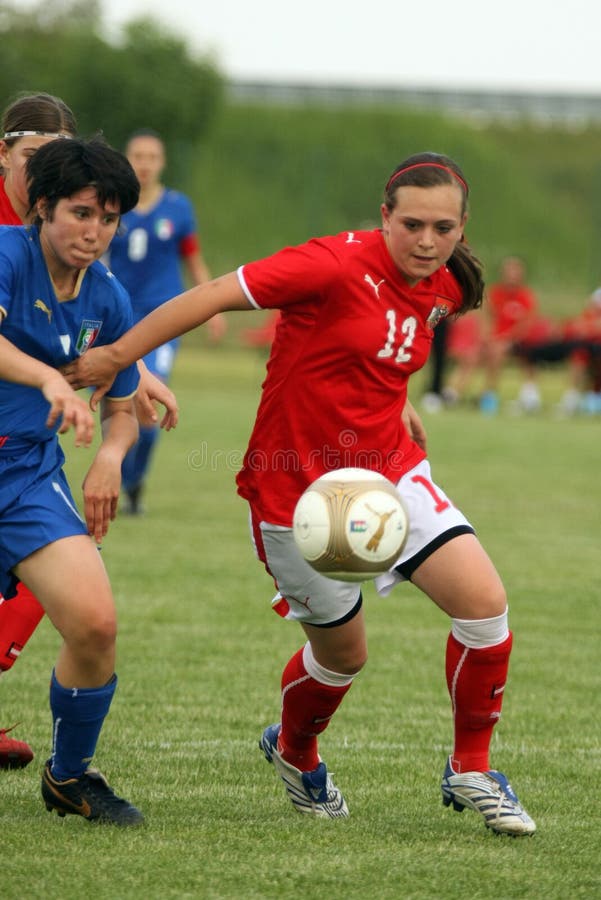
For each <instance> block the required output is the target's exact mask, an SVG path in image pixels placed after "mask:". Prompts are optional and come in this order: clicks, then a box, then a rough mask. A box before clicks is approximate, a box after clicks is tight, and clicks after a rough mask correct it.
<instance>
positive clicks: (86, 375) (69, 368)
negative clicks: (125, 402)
mask: <svg viewBox="0 0 601 900" xmlns="http://www.w3.org/2000/svg"><path fill="white" fill-rule="evenodd" d="M118 371H119V367H118V366H117V365H115V363H114V362H113V360H112V358H111V354H110V350H109V348H108V346H107V347H94V348H93V349H91V350H87V351H86V352H85V353H84V354H83V356H80V357H78V359H74V360H72V362H70V363H67V365H66V366H63V367H62V368H61V372H62V373H63V375H64V376H65V378H66V379H67V381H68V382H69V384H70V385H71V387H72V388H74V389H75V390H76V391H77V390H79V389H80V388H84V387H94V389H95V390H94V392H93V394H92V396H91V398H90V407H91V408H92V409H93V410H95V409H97V407H98V403H99V402H100V400H101V398H102V397H104V395H105V394H106V392H107V391H108V389H109V388H110V386H111V385H112V383H113V381H114V380H115V376H116V374H117V372H118Z"/></svg>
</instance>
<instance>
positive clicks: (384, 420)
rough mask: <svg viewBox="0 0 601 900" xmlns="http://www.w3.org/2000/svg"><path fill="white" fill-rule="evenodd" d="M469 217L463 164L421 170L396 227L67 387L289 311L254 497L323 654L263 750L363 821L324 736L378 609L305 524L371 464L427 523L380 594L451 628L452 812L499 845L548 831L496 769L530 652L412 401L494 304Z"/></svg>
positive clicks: (233, 290) (266, 395)
mask: <svg viewBox="0 0 601 900" xmlns="http://www.w3.org/2000/svg"><path fill="white" fill-rule="evenodd" d="M467 203H468V187H467V183H466V181H465V178H464V176H463V174H462V173H461V171H460V169H459V168H458V167H457V165H456V163H454V162H453V161H452V160H451V159H448V158H447V157H445V156H441V155H438V154H433V153H423V154H418V155H415V156H413V157H411V158H409V159H407V160H405V161H404V162H403V163H401V165H400V166H398V167H397V168H396V169H395V170H394V172H393V173H392V175H391V176H390V178H389V179H388V181H387V183H386V186H385V191H384V202H383V203H382V204H381V208H380V212H381V222H382V227H381V228H375V229H371V230H369V231H368V230H354V229H353V230H352V231H347V232H343V233H342V234H338V235H336V236H329V237H323V238H318V239H314V240H312V241H309V242H308V243H306V244H303V245H301V246H298V247H288V248H285V249H283V250H281V251H280V252H279V253H276V254H274V255H273V256H271V257H268V258H266V259H263V260H257V261H255V262H251V263H249V264H247V265H244V266H241V267H240V269H239V270H238V271H237V272H231V273H230V274H228V275H225V276H223V277H222V278H218V279H215V280H214V281H212V282H210V283H209V284H207V285H201V286H200V287H197V288H193V289H192V290H189V291H187V292H186V293H184V294H183V295H181V296H180V297H177V298H175V299H174V300H172V301H171V302H170V303H167V304H164V305H163V306H161V307H159V308H158V309H157V310H155V311H154V312H153V313H151V314H150V315H149V316H148V317H146V318H145V319H143V320H142V321H141V322H139V323H138V325H137V326H135V328H134V329H133V330H132V331H131V332H129V333H128V334H126V335H124V337H122V338H121V339H119V340H118V341H117V342H116V343H115V344H113V345H112V346H109V347H102V348H99V349H96V350H95V349H92V350H91V351H89V352H88V353H86V354H85V355H84V356H83V357H81V358H80V359H79V360H78V361H77V363H76V364H74V365H73V366H69V367H68V369H67V372H68V377H69V378H70V379H72V380H73V383H75V384H80V383H90V384H95V385H99V386H100V389H99V390H98V391H97V392H96V393H95V396H94V398H93V403H95V402H96V400H97V399H98V397H99V396H100V394H101V391H102V390H104V389H105V388H106V385H107V384H110V383H111V379H112V378H113V377H114V374H115V372H116V371H118V370H119V369H121V368H122V367H123V366H124V365H126V364H127V363H128V362H131V361H132V360H135V359H136V358H137V356H138V355H140V354H142V353H147V352H148V351H149V350H150V349H151V348H152V347H155V346H158V345H160V344H163V343H165V341H167V340H171V339H173V338H174V337H175V336H176V335H178V334H183V333H185V332H186V331H188V330H189V329H191V328H193V327H195V326H196V325H199V324H201V323H203V322H205V321H208V320H209V319H210V318H211V316H213V315H215V314H216V313H220V312H222V311H224V310H230V309H236V310H243V309H251V308H258V309H276V308H279V309H280V310H281V320H280V323H279V325H278V327H277V330H276V334H275V339H274V342H273V347H272V352H271V356H270V359H269V362H268V365H267V377H266V379H265V382H264V384H263V392H262V398H261V403H260V406H259V410H258V413H257V418H256V421H255V426H254V429H253V433H252V435H251V438H250V443H249V447H248V450H247V453H246V456H245V459H244V463H243V468H242V470H241V472H240V473H239V474H238V491H239V493H240V494H241V495H242V496H243V497H244V498H245V499H246V500H248V502H249V505H250V510H251V520H252V527H253V537H254V542H255V547H256V549H257V552H258V555H259V557H260V559H261V560H262V561H263V563H264V564H265V566H266V568H267V570H268V572H269V573H270V574H271V575H272V576H273V578H274V580H275V582H276V586H277V594H276V597H275V598H274V601H273V607H274V610H275V611H276V612H277V613H278V614H279V615H280V616H282V617H283V618H286V619H289V620H293V621H296V622H299V623H300V624H301V626H302V628H303V630H304V633H305V637H306V643H305V644H304V646H303V647H301V648H300V649H299V650H298V651H297V652H296V653H295V654H294V655H293V656H292V658H291V659H290V660H289V662H288V664H287V665H286V667H285V669H284V672H283V675H282V679H281V701H282V708H281V721H280V722H278V723H277V724H274V725H270V726H268V727H267V728H266V729H265V730H264V732H263V735H262V737H261V740H260V747H261V749H262V751H263V753H264V755H265V757H266V759H267V760H268V761H269V762H270V763H272V764H273V765H274V767H275V769H276V771H277V773H278V775H279V776H280V777H281V779H282V781H283V783H284V785H285V788H286V790H287V792H288V796H289V798H290V800H291V801H292V803H293V805H294V807H295V808H296V809H297V810H298V811H299V812H302V813H308V814H311V815H315V816H321V817H331V818H337V817H344V816H347V815H348V807H347V804H346V802H345V799H344V797H343V795H342V793H341V791H340V790H339V789H338V788H337V787H336V785H335V784H334V782H333V780H332V777H331V775H330V773H329V772H328V770H327V767H326V765H325V763H324V762H323V760H322V759H321V757H320V755H319V752H318V736H319V734H320V733H321V732H323V731H324V730H325V728H326V727H327V726H328V724H329V722H330V720H331V719H332V717H333V715H334V713H335V712H336V709H337V708H338V706H339V705H340V703H341V702H342V700H343V698H344V696H345V694H346V693H347V692H348V690H349V689H350V687H351V685H352V683H353V680H354V678H355V677H356V675H357V674H358V673H359V671H360V670H361V668H362V667H363V665H364V664H365V661H366V658H367V639H366V630H365V620H364V615H363V610H362V595H361V590H360V586H359V585H357V584H348V583H346V582H338V581H334V580H331V579H328V578H325V577H323V576H322V575H320V574H318V573H317V572H315V571H314V570H313V569H312V568H311V566H309V564H308V563H307V562H305V560H304V559H303V558H302V556H301V554H300V553H299V551H298V549H297V547H296V544H295V542H294V539H293V535H292V528H291V526H292V517H293V513H294V508H295V505H296V502H297V501H298V498H299V497H300V495H301V494H302V492H303V491H304V490H305V489H306V488H307V486H308V485H309V484H310V483H312V482H313V481H314V480H315V479H316V478H318V477H319V476H321V475H323V474H324V472H326V471H331V470H333V469H337V468H340V467H344V466H362V467H365V465H366V461H367V460H369V466H370V467H371V468H372V469H375V470H377V471H379V472H381V474H383V475H385V476H386V477H388V478H389V479H390V480H392V481H393V482H395V483H397V484H398V489H399V492H400V494H401V496H402V497H403V499H404V501H405V504H406V506H407V508H408V513H409V522H410V530H409V539H408V542H407V544H406V546H405V548H404V550H403V553H402V556H401V558H400V559H399V560H398V562H397V564H396V565H395V566H394V567H393V569H392V570H391V571H390V572H389V573H387V574H386V575H385V576H382V577H380V578H378V579H377V580H376V586H377V588H378V590H379V591H380V593H382V594H387V593H388V592H389V591H390V590H391V589H392V588H393V586H394V585H395V584H396V583H398V582H401V581H405V580H410V581H412V582H413V583H414V584H415V585H417V587H419V588H420V589H421V590H422V591H423V592H424V593H425V594H426V595H427V596H428V597H430V598H431V599H432V600H433V601H434V603H435V604H436V605H437V606H438V607H440V609H442V610H443V611H444V612H445V613H446V614H447V615H448V616H449V618H450V620H451V633H450V635H449V638H448V642H447V651H446V677H447V684H448V690H449V694H450V698H451V704H452V712H453V718H454V727H455V728H454V730H455V740H454V747H453V751H452V753H451V754H450V756H449V757H448V759H447V763H446V768H445V771H444V774H443V777H442V782H441V789H442V797H443V801H444V803H445V805H447V806H450V805H451V804H452V805H453V807H454V809H456V810H459V811H461V810H462V809H464V808H465V807H469V808H472V809H474V810H476V811H477V812H479V813H480V814H481V816H482V817H483V820H484V822H485V824H486V825H487V826H488V827H489V828H492V829H493V830H495V831H497V832H501V833H507V834H512V835H520V834H522V835H523V834H531V833H532V832H533V831H534V830H535V827H536V826H535V824H534V822H533V821H532V819H531V818H530V816H529V815H528V814H527V813H526V812H525V810H524V809H523V808H522V806H521V805H520V803H519V801H518V799H517V797H516V795H515V793H514V791H513V790H512V788H511V786H510V784H509V782H508V780H507V778H506V777H505V776H504V775H502V774H501V773H500V772H498V771H496V770H494V769H491V768H490V761H489V750H490V741H491V737H492V733H493V729H494V726H495V725H496V723H497V721H498V719H499V716H500V714H501V705H502V701H503V696H504V690H505V684H506V680H507V672H508V666H509V656H510V652H511V646H512V635H511V632H510V631H509V627H508V611H507V597H506V593H505V590H504V587H503V584H502V582H501V579H500V577H499V575H498V574H497V572H496V570H495V568H494V566H493V564H492V562H491V561H490V559H489V557H488V555H487V554H486V552H485V551H484V549H483V548H482V546H481V544H480V542H479V541H478V539H477V538H476V535H475V534H474V530H473V528H472V526H471V525H470V523H469V522H468V521H467V519H466V518H465V517H464V516H463V515H462V513H461V512H460V511H459V510H458V509H456V507H455V506H454V505H453V504H452V503H451V502H450V500H449V499H448V498H447V497H446V495H445V494H444V492H443V491H442V490H441V488H440V487H438V486H437V485H436V484H435V483H434V482H433V481H432V479H431V474H430V467H429V464H428V460H427V455H426V449H425V433H424V430H423V427H422V424H421V422H420V420H419V417H418V416H417V415H416V413H415V411H414V410H413V408H412V406H411V404H410V403H409V402H408V400H407V389H408V381H409V377H410V375H411V374H412V373H413V372H416V371H417V370H419V369H420V368H421V367H422V366H423V365H424V363H425V362H426V360H427V357H428V353H429V351H430V346H431V343H432V338H433V332H434V328H435V327H436V325H437V323H438V322H439V321H440V320H441V319H442V318H444V317H445V316H448V315H453V314H455V313H457V312H467V311H469V310H470V309H473V308H476V307H478V306H479V305H480V304H481V302H482V294H483V281H482V275H481V269H480V265H479V263H478V261H477V260H476V259H475V257H473V255H472V254H471V252H470V250H469V247H468V246H467V245H466V244H465V243H464V242H463V231H464V226H465V223H466V220H467ZM282 456H284V459H282ZM403 640H404V641H405V642H408V641H410V640H411V638H410V637H406V638H404V639H403V638H401V639H400V643H401V650H402V645H403V644H402V642H403ZM249 654H251V651H249ZM250 662H251V660H250V659H249V663H250ZM398 716H399V718H400V719H402V711H399V714H398ZM394 727H395V728H396V727H397V726H396V725H395V726H394ZM399 777H400V778H401V779H402V774H400V775H399Z"/></svg>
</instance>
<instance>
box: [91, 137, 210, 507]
mask: <svg viewBox="0 0 601 900" xmlns="http://www.w3.org/2000/svg"><path fill="white" fill-rule="evenodd" d="M125 152H126V155H127V158H128V159H129V161H130V163H131V165H132V167H133V170H134V172H135V173H136V175H137V177H138V181H139V182H140V199H139V201H138V203H137V205H136V207H135V209H132V210H131V211H130V212H128V213H127V214H126V215H124V216H123V218H122V227H121V228H120V229H119V233H118V234H117V235H115V238H114V239H113V241H112V242H111V246H110V248H109V257H108V261H109V265H110V268H111V270H112V272H113V273H114V274H115V275H116V276H117V278H118V279H119V281H120V282H121V283H122V284H123V285H124V286H125V287H126V288H127V290H128V293H129V295H130V297H131V302H132V307H133V310H134V319H135V321H136V322H137V321H139V320H140V319H142V318H143V317H144V316H145V315H147V314H148V313H149V312H152V310H153V309H156V307H157V306H160V304H161V303H164V302H165V300H168V299H170V298H171V297H173V296H174V295H175V294H178V293H180V292H181V291H182V290H184V278H183V272H184V271H185V273H186V275H187V277H188V278H189V280H190V281H191V282H192V283H193V284H194V285H196V284H202V283H203V282H205V281H208V280H209V277H210V274H209V271H208V268H207V265H206V263H205V260H204V258H203V255H202V252H201V247H200V241H199V237H198V232H197V227H196V220H195V215H194V210H193V208H192V203H191V202H190V200H189V199H188V197H186V196H185V195H184V194H181V193H180V192H179V191H175V190H172V189H171V188H167V187H165V186H164V185H163V184H162V182H161V176H162V172H163V169H164V168H165V162H166V159H165V147H164V144H163V141H162V140H161V138H160V137H159V135H158V134H157V133H156V132H155V131H151V130H149V129H146V130H141V131H136V132H134V134H132V135H131V137H130V138H129V140H128V142H127V145H126V148H125ZM224 328H225V319H224V318H223V317H221V316H219V317H217V318H216V320H215V321H214V322H213V330H212V332H211V337H212V339H213V340H218V339H219V338H220V337H221V335H222V333H223V329H224ZM178 346H179V339H176V340H173V341H169V343H168V344H164V345H163V346H161V347H158V348H157V349H156V350H153V351H152V352H151V353H149V354H148V356H146V357H145V358H144V362H145V363H146V366H147V368H148V370H149V371H150V372H152V373H153V374H154V375H156V376H157V377H158V378H160V379H161V380H162V381H164V382H165V383H167V382H168V381H169V377H170V375H171V371H172V368H173V363H174V360H175V355H176V352H177V348H178ZM138 420H139V422H140V437H139V439H138V442H137V443H136V445H135V447H133V448H132V450H131V451H130V452H129V453H128V454H127V456H126V458H125V461H124V463H123V472H122V474H123V489H124V491H125V493H126V496H127V501H128V505H127V507H126V510H127V511H128V512H129V513H131V514H132V515H137V514H139V513H140V512H141V511H142V508H141V505H140V498H141V495H142V492H143V489H144V482H145V480H146V477H147V474H148V470H149V467H150V462H151V457H152V453H153V450H154V448H155V446H156V441H157V439H158V436H159V429H158V426H157V424H156V422H155V421H150V420H149V419H148V417H147V415H146V416H145V414H144V411H143V410H141V409H139V408H138Z"/></svg>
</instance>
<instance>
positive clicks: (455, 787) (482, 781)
mask: <svg viewBox="0 0 601 900" xmlns="http://www.w3.org/2000/svg"><path fill="white" fill-rule="evenodd" d="M441 788H442V802H443V803H444V805H445V806H450V805H451V803H452V804H453V809H454V810H456V811H457V812H463V810H464V809H465V807H466V806H469V808H470V809H474V810H476V812H479V813H480V814H481V815H482V817H483V818H484V824H485V825H486V827H487V828H490V829H492V831H496V832H497V834H511V835H516V836H517V835H520V834H534V832H535V831H536V824H535V823H534V822H533V820H532V819H531V818H530V816H529V815H528V813H527V812H526V810H525V809H524V808H523V807H522V806H521V805H520V802H519V800H518V798H517V796H516V794H515V793H514V791H513V788H512V787H511V785H510V784H509V782H508V780H507V778H506V777H505V775H503V774H502V773H501V772H497V771H495V770H494V769H490V770H489V771H488V772H462V773H457V772H455V771H454V770H453V767H452V765H451V758H450V757H449V759H448V761H447V767H446V769H445V772H444V775H443V777H442V784H441Z"/></svg>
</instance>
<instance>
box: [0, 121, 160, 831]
mask: <svg viewBox="0 0 601 900" xmlns="http://www.w3.org/2000/svg"><path fill="white" fill-rule="evenodd" d="M27 181H28V192H29V202H30V206H31V209H32V211H33V213H34V224H33V225H31V226H24V227H1V228H0V339H1V341H2V347H1V348H0V351H1V352H0V411H1V419H0V421H1V423H2V426H1V427H2V434H1V435H0V592H2V594H3V595H4V596H5V597H7V598H10V597H11V596H12V595H13V594H14V592H15V588H16V585H17V582H18V581H22V582H23V583H24V584H25V585H26V586H27V587H28V588H29V589H30V590H31V591H33V593H34V594H35V596H36V597H37V598H38V600H39V601H40V603H41V604H42V606H43V607H44V609H45V611H46V613H47V614H48V616H49V618H50V620H51V621H52V623H53V625H54V626H55V628H56V629H57V630H58V631H59V633H60V635H61V637H62V639H63V643H62V646H61V649H60V652H59V656H58V660H57V662H56V665H55V667H54V670H53V672H52V677H51V681H50V707H51V712H52V719H53V746H52V755H51V758H50V759H49V760H48V762H47V764H46V766H45V769H44V773H43V777H42V796H43V799H44V802H45V804H46V807H47V809H48V810H52V809H56V810H57V811H58V813H59V815H61V816H62V815H65V814H67V813H72V814H76V815H80V816H83V817H84V818H86V819H88V820H90V821H103V822H111V823H115V824H118V825H137V824H139V823H140V822H142V821H143V817H142V814H141V813H140V812H139V810H138V809H136V807H134V806H132V805H131V804H130V803H128V802H127V801H126V800H123V799H122V798H120V797H117V796H116V794H115V793H114V792H113V790H112V789H111V788H110V787H109V785H108V783H107V782H106V780H105V779H104V777H103V776H102V775H101V774H100V773H99V772H98V771H97V770H96V769H92V768H90V762H91V760H92V757H93V756H94V753H95V749H96V744H97V741H98V737H99V734H100V730H101V728H102V724H103V722H104V719H105V717H106V715H107V713H108V711H109V707H110V705H111V701H112V698H113V694H114V692H115V688H116V685H117V678H116V675H115V673H114V664H115V641H116V630H117V627H116V613H115V605H114V601H113V596H112V592H111V587H110V584H109V581H108V577H107V574H106V571H105V569H104V566H103V563H102V560H101V556H100V554H99V553H98V550H97V548H96V544H99V543H100V541H101V540H102V538H103V537H104V535H105V534H106V532H107V530H108V526H109V523H110V520H111V519H113V518H114V516H115V514H116V508H117V501H118V497H119V490H120V483H121V464H122V461H123V458H124V456H125V454H126V452H127V451H128V449H129V448H130V447H131V446H132V445H133V443H134V442H135V440H136V438H137V433H138V428H137V421H136V415H135V408H134V400H133V397H134V394H135V392H136V389H137V386H138V381H139V375H138V371H137V367H136V366H135V365H133V366H130V367H128V368H127V369H126V370H125V371H124V372H123V373H121V375H119V376H118V378H117V379H116V381H115V385H114V387H113V388H112V389H111V391H110V392H109V394H108V395H107V396H108V400H107V402H106V403H105V404H104V406H103V408H102V410H101V420H102V432H103V435H102V441H101V443H100V445H99V447H98V450H97V452H96V454H95V456H94V458H93V460H92V463H91V465H90V468H89V470H88V473H87V475H86V477H85V480H84V484H83V499H84V512H83V517H82V516H81V515H80V513H79V512H78V509H77V505H76V503H75V500H74V498H73V495H72V493H71V489H70V487H69V485H68V483H67V481H66V478H65V475H64V473H63V468H62V466H63V462H64V456H63V453H62V450H61V447H60V444H59V441H58V437H57V430H60V429H61V428H64V427H65V426H68V425H70V424H72V425H74V427H75V428H76V437H77V439H78V440H79V442H80V443H84V444H85V443H88V442H89V438H90V434H89V429H90V423H89V421H88V420H87V414H86V413H84V411H83V401H78V400H76V399H73V397H72V395H71V391H70V388H68V385H67V384H66V382H64V384H63V381H64V380H63V378H62V376H61V375H60V374H59V372H58V371H57V369H58V368H59V367H60V366H62V365H64V364H66V363H68V362H70V361H72V360H74V359H76V358H77V357H79V356H80V355H81V354H83V353H85V351H86V350H87V349H88V348H89V347H91V346H93V345H97V346H98V345H101V344H103V343H105V342H111V341H114V340H115V339H116V338H118V337H119V336H120V335H121V334H123V333H124V332H125V331H126V330H127V329H128V328H129V327H130V326H131V324H132V321H133V316H132V312H131V305H130V303H129V298H128V296H127V293H126V291H125V290H124V288H123V287H122V286H121V285H120V284H119V282H118V281H117V279H116V278H115V277H114V276H113V275H112V274H111V273H110V272H109V271H108V270H107V269H106V267H105V266H104V265H103V264H102V263H101V262H99V259H100V257H101V256H102V255H103V254H104V253H105V252H106V249H107V247H108V245H109V243H110V241H111V239H112V237H113V235H114V234H115V232H116V230H117V227H118V225H119V220H120V216H121V214H123V213H125V212H127V211H128V210H129V209H131V208H132V207H133V206H135V204H136V202H137V199H138V193H139V184H138V181H137V178H136V176H135V173H134V171H133V169H132V168H131V166H130V164H129V163H128V161H127V159H126V158H125V157H124V156H123V155H122V154H120V153H118V152H117V151H116V150H113V149H112V148H111V147H109V146H108V145H107V144H105V143H104V142H103V141H100V140H97V139H95V140H92V141H81V140H75V139H73V140H54V141H51V142H49V143H47V144H46V145H45V146H43V147H40V148H39V149H38V150H37V151H36V153H35V154H33V155H32V157H31V159H29V161H28V163H27ZM61 412H63V413H64V415H63V416H61Z"/></svg>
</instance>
